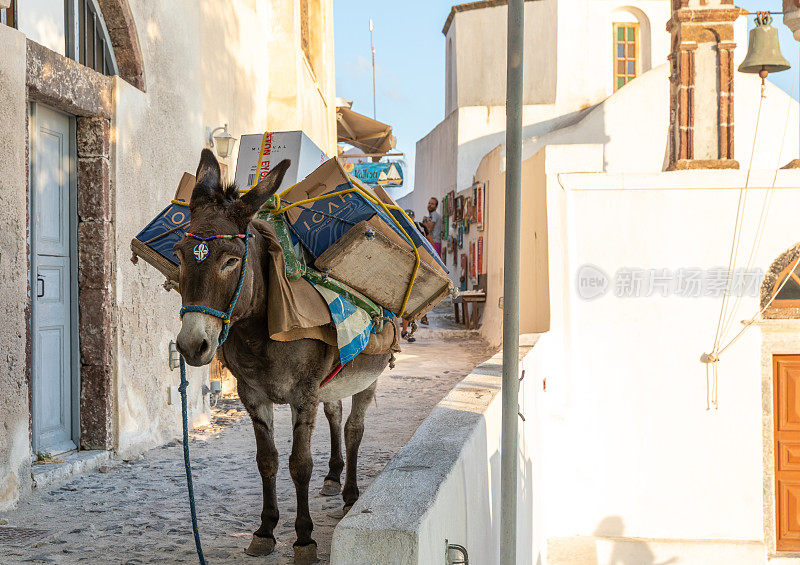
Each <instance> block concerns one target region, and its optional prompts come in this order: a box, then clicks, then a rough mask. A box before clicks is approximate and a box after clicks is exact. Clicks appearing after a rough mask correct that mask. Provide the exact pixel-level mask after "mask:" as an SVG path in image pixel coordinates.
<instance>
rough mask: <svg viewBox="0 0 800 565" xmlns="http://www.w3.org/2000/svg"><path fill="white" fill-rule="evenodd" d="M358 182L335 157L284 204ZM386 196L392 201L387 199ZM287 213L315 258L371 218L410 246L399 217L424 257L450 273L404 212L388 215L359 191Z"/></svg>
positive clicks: (382, 196)
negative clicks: (401, 228) (400, 226)
mask: <svg viewBox="0 0 800 565" xmlns="http://www.w3.org/2000/svg"><path fill="white" fill-rule="evenodd" d="M356 182H358V181H356V180H355V179H353V178H352V177H351V176H349V175H348V174H347V173H346V172H345V170H344V167H343V165H342V163H341V162H340V161H339V159H338V158H335V157H334V158H333V159H330V160H329V161H327V162H326V163H324V164H323V165H321V166H320V167H319V168H317V170H315V171H314V172H313V173H311V174H310V175H308V177H306V179H305V180H303V181H301V182H300V183H298V184H297V185H296V186H295V187H294V188H293V189H292V190H291V191H290V192H289V193H288V194H286V195H285V196H284V197H283V198H282V204H283V205H288V204H291V203H294V202H299V201H301V200H307V199H309V198H315V197H317V196H322V195H325V194H332V193H336V192H339V191H342V190H348V189H352V188H354V187H355V186H356V185H355V183H356ZM360 186H362V188H364V189H365V190H366V191H367V192H368V193H370V194H373V195H374V196H375V197H376V198H377V199H379V200H381V201H383V202H384V203H385V204H394V202H392V201H391V199H389V197H388V195H386V193H383V192H382V193H378V194H376V193H375V192H373V191H372V190H370V189H369V188H366V187H364V186H363V185H360ZM387 199H388V200H389V202H386V200H387ZM286 215H287V219H288V224H289V227H290V230H291V232H292V234H293V236H294V237H295V238H297V239H298V240H299V241H300V243H301V244H302V245H303V246H304V247H305V248H306V249H307V250H308V251H309V252H310V253H311V255H313V256H314V258H317V257H319V256H320V255H322V254H323V253H324V252H325V251H326V250H327V249H328V248H329V247H330V246H331V245H333V244H334V242H336V241H337V240H339V239H340V238H341V237H342V236H343V235H344V234H345V233H347V232H348V231H349V230H350V229H351V228H353V227H354V226H355V225H357V224H358V223H359V222H362V221H366V220H371V223H372V224H374V225H375V226H376V227H378V229H380V230H381V231H382V232H384V234H385V235H387V236H388V237H389V238H390V239H391V240H393V241H394V242H395V243H397V244H399V245H401V246H405V247H406V248H408V249H410V244H409V242H408V240H407V239H406V237H405V235H404V234H403V232H402V231H401V230H400V228H399V227H398V226H397V225H396V224H395V221H394V220H395V219H396V220H397V222H399V223H400V224H401V225H402V227H403V230H405V232H406V234H408V236H409V237H410V238H411V239H412V241H413V242H414V247H416V248H417V249H418V250H419V253H420V257H421V259H422V260H423V261H425V262H426V263H427V264H429V265H431V266H432V267H434V268H435V269H436V270H438V271H440V272H441V273H443V274H447V272H448V271H447V267H446V266H445V264H444V262H443V261H442V260H441V259H440V258H439V255H438V253H436V250H435V249H434V248H433V245H432V244H431V243H430V242H429V241H428V240H427V238H425V237H424V236H423V235H422V233H420V231H419V230H418V229H417V227H416V226H415V225H414V224H413V223H412V222H410V221H409V220H408V219H406V217H405V215H403V214H402V213H401V212H400V211H399V210H391V215H392V216H393V218H392V217H389V214H387V213H386V211H384V209H383V208H382V207H381V206H379V205H378V204H375V203H373V202H370V201H369V200H368V199H367V198H364V197H363V196H362V195H360V194H358V193H356V192H350V193H348V194H342V195H336V196H331V197H330V198H325V199H322V200H318V201H316V202H312V203H309V204H304V205H302V206H298V207H295V208H292V209H290V210H288V211H287V212H286Z"/></svg>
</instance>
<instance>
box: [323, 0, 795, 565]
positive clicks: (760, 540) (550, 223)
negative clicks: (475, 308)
mask: <svg viewBox="0 0 800 565" xmlns="http://www.w3.org/2000/svg"><path fill="white" fill-rule="evenodd" d="M502 4H503V3H499V2H479V3H472V4H468V5H465V6H461V7H459V6H457V7H454V9H453V12H452V13H451V17H450V18H449V19H448V23H447V25H446V26H445V33H446V34H447V35H448V46H449V45H450V40H451V35H453V34H455V36H454V37H452V40H453V45H454V47H452V48H450V47H449V48H448V52H447V58H448V59H447V60H448V77H447V80H448V83H447V84H448V85H450V84H451V83H450V81H452V84H453V85H454V86H448V88H447V91H448V97H449V98H448V100H449V101H448V108H449V109H450V110H451V111H450V112H449V113H448V116H447V117H446V119H445V121H444V122H442V123H441V124H439V126H437V127H436V128H435V129H434V130H433V131H432V132H431V133H430V134H429V135H428V136H426V137H425V138H423V139H422V140H420V142H419V144H418V147H417V150H418V155H417V163H418V165H417V167H418V168H417V187H419V188H421V190H422V191H423V193H424V194H423V193H420V195H418V196H415V198H416V200H415V202H416V205H417V206H422V205H424V202H426V201H427V198H429V196H431V195H434V196H439V197H441V196H442V195H443V194H445V193H446V192H447V191H449V190H456V189H463V188H466V187H467V186H469V185H471V184H472V183H473V182H476V183H478V185H480V186H485V187H486V194H487V200H486V207H487V209H486V214H487V217H486V219H485V227H484V231H483V232H482V233H483V236H484V238H485V241H486V249H485V255H486V259H485V273H486V275H487V279H488V280H487V300H486V305H485V309H484V313H483V320H482V326H481V333H482V334H483V335H484V337H486V338H487V339H488V340H489V341H490V342H492V343H495V344H499V343H500V340H501V336H502V276H503V231H504V219H503V218H504V208H503V207H504V202H503V191H504V168H505V166H504V147H503V145H502V142H503V138H502V136H503V132H502V126H501V125H500V120H501V119H502V112H503V109H502V108H500V107H498V108H497V109H496V114H493V113H492V112H493V111H494V110H492V106H490V105H489V104H487V105H486V106H480V105H478V104H476V103H475V102H474V101H473V100H470V99H469V97H470V96H473V95H474V94H473V93H472V92H471V91H470V90H464V89H462V88H461V86H460V84H461V83H460V82H459V81H460V80H462V78H464V76H465V75H464V73H463V71H462V65H465V66H467V67H472V66H474V67H478V68H470V69H469V70H468V71H467V75H466V76H473V75H474V76H476V77H479V76H489V75H491V73H492V72H494V66H497V67H501V66H502V62H503V61H504V54H503V53H502V46H501V45H498V46H497V49H496V54H495V56H494V59H492V61H493V63H492V64H487V63H486V59H485V58H484V57H488V55H489V54H491V53H493V51H492V50H491V48H487V49H486V51H485V53H484V54H481V53H478V52H476V51H475V49H479V48H480V46H481V42H480V41H473V42H472V43H473V45H466V46H464V47H462V44H461V43H459V42H458V36H459V33H460V29H461V28H459V23H460V22H469V21H470V19H474V20H475V21H476V22H477V21H478V20H480V19H481V18H483V21H484V22H485V25H487V26H488V22H489V21H491V18H494V17H496V19H497V21H496V27H497V30H498V31H500V30H501V29H502V26H504V25H505V18H504V16H505V8H504V7H503V6H502ZM786 5H787V6H789V8H791V9H792V10H796V6H795V3H794V2H786ZM495 13H496V15H492V14H495ZM533 13H537V14H539V15H540V17H537V18H532V19H529V18H531V15H530V14H533ZM620 13H626V14H628V13H629V14H633V15H635V16H637V20H636V21H635V22H634V21H631V20H629V19H623V20H620V21H617V20H615V18H616V17H618V14H620ZM642 13H643V14H644V15H645V16H646V17H647V20H646V22H647V25H645V20H643V19H642ZM541 14H549V15H550V17H549V18H548V17H542V16H541ZM794 15H795V16H796V14H794ZM626 18H628V16H626ZM794 21H795V24H793V25H796V23H797V22H800V18H797V17H795V18H794ZM633 23H638V25H635V26H630V27H629V24H633ZM542 28H544V29H542ZM619 28H624V29H626V31H625V32H624V34H622V35H618V30H619ZM631 28H632V29H634V32H633V34H632V36H631V37H633V41H632V42H629V41H628V37H629V36H628V32H627V29H631ZM486 29H490V28H489V27H487V28H486ZM644 29H648V30H649V31H648V33H649V34H650V37H649V39H648V40H647V41H649V43H648V42H647V41H645V37H646V36H645V33H644V31H643V30H644ZM663 30H667V31H663ZM473 32H475V28H473ZM502 33H503V37H504V31H503V32H502ZM637 33H638V35H637ZM548 34H551V35H552V36H554V37H556V38H557V39H554V40H552V41H549V40H548V39H547V38H548V37H550V36H549V35H548ZM670 36H671V37H670ZM474 37H475V33H473V34H472V39H474ZM534 38H535V42H534V43H530V44H529V43H526V51H525V57H526V60H525V65H526V66H525V69H526V79H525V81H526V86H525V93H526V94H525V103H526V107H525V118H524V120H525V122H524V123H525V129H524V130H523V131H524V134H525V137H526V138H527V139H526V140H525V143H524V147H523V152H524V155H523V158H524V162H523V195H522V234H521V235H522V257H521V259H522V275H521V280H520V294H521V297H520V328H521V332H522V333H524V334H532V335H529V336H525V337H524V342H525V343H526V344H528V347H525V348H523V350H524V351H525V352H526V354H525V356H524V359H523V360H522V363H521V369H523V370H524V373H523V375H524V378H523V380H522V385H521V393H520V412H521V414H522V415H523V416H524V420H523V419H520V421H519V434H520V451H519V457H520V461H519V468H518V472H519V486H518V525H517V532H518V542H517V555H518V563H531V564H537V565H566V564H570V565H577V564H580V565H606V564H609V565H617V564H626V565H633V564H636V565H654V564H656V563H659V564H663V563H685V564H696V565H709V564H734V563H735V564H737V565H738V564H765V563H800V551H798V550H800V504H798V500H800V493H799V492H798V489H800V480H799V479H800V466H798V463H797V457H796V455H795V454H796V450H797V448H798V446H800V418H798V414H800V391H798V390H797V386H798V383H800V320H799V319H798V318H799V317H800V314H798V312H800V310H798V305H800V303H799V302H796V300H797V298H800V287H798V286H796V285H797V281H796V280H795V278H800V276H798V273H797V265H798V263H800V246H798V241H800V229H799V228H798V222H797V219H796V217H797V210H800V172H798V169H796V168H794V169H792V168H790V169H781V167H783V166H784V165H787V164H788V163H790V162H791V161H793V160H794V159H796V158H797V157H798V149H799V148H800V146H799V144H798V131H799V130H798V104H797V102H796V101H794V100H792V99H791V98H790V97H789V96H788V95H787V94H785V93H783V92H782V91H780V90H779V89H778V88H776V87H775V86H774V85H772V84H771V83H769V82H767V84H766V88H765V91H764V94H765V98H763V99H762V98H761V94H762V91H761V85H760V81H759V79H758V78H757V76H754V75H748V74H742V73H739V72H736V68H737V67H738V65H739V63H740V62H741V60H742V59H743V58H744V55H745V53H746V47H747V36H746V34H745V21H744V17H741V16H740V13H739V10H738V8H735V7H734V6H733V5H732V4H729V3H724V2H715V1H709V2H706V3H695V2H691V1H690V2H683V1H676V2H672V3H668V2H661V1H653V2H642V3H636V4H632V5H631V7H629V8H626V7H625V6H624V5H623V4H617V3H614V2H585V3H584V2H581V3H579V2H563V1H559V2H555V1H552V2H551V1H548V0H544V1H543V2H535V3H533V2H531V3H526V42H527V41H533V39H534ZM629 43H630V44H632V47H631V48H630V49H631V53H632V54H633V60H634V65H633V68H634V70H636V71H637V72H636V73H634V74H635V75H636V76H635V78H633V79H632V80H630V81H629V80H628V77H627V76H625V77H624V82H625V84H624V86H622V87H621V88H618V89H616V91H614V90H615V89H614V86H616V85H615V84H614V83H612V82H611V81H612V80H618V79H619V78H620V73H619V72H618V70H617V69H619V70H627V68H628V67H627V62H628V61H627V58H628V53H629ZM620 44H622V45H623V46H622V48H621V49H620ZM490 45H491V41H490ZM648 45H649V47H648ZM782 48H783V49H784V52H786V51H787V50H790V49H796V48H797V45H796V44H795V45H783V46H782ZM462 53H468V55H462ZM621 54H624V55H625V57H624V59H625V60H622V59H623V57H621ZM646 60H647V61H648V63H649V66H651V67H652V68H651V69H650V70H647V68H646V65H645V61H646ZM451 61H456V63H455V64H451ZM542 61H549V62H551V63H550V64H551V66H552V68H550V67H548V66H547V64H543V63H542ZM477 62H479V63H480V65H477V64H476V63H477ZM620 63H624V64H623V65H620V66H619V67H618V68H617V67H615V65H619V64H620ZM483 65H486V66H485V67H484V66H483ZM529 65H530V66H529ZM453 68H457V69H458V70H457V72H456V73H453V72H452V70H451V69H453ZM640 68H641V72H639V69H640ZM788 72H793V73H796V72H797V70H796V69H793V70H792V71H788ZM548 73H551V74H550V77H551V80H549V81H547V82H545V83H542V85H541V86H540V87H538V88H540V90H536V89H535V88H534V86H535V85H537V84H539V83H537V81H538V78H539V76H540V75H547V74H548ZM497 74H498V77H495V79H494V80H493V83H494V87H496V89H497V92H496V93H495V97H496V98H495V100H499V99H500V98H501V95H502V84H504V78H503V76H502V75H503V73H502V71H501V70H498V71H497ZM795 80H796V79H795ZM546 86H549V87H550V88H552V89H553V92H552V93H551V96H552V97H553V98H552V99H553V100H554V102H553V103H554V104H556V105H557V104H558V101H559V100H560V98H559V93H561V92H562V89H563V93H564V94H563V96H564V97H565V99H567V100H569V101H570V103H566V102H565V103H564V106H561V107H560V108H555V107H552V106H551V107H549V110H548V111H552V113H550V114H547V116H546V117H542V118H541V119H540V121H537V120H535V119H531V115H532V112H533V111H534V110H533V108H536V110H537V111H539V110H541V111H543V110H542V108H544V106H532V105H531V103H532V102H533V101H540V100H542V98H538V99H534V98H533V97H532V94H531V93H532V92H533V91H536V92H539V93H540V94H541V93H546V92H547V90H546V88H545V87H546ZM462 93H463V94H465V96H467V98H464V99H463V100H464V103H463V104H462V98H461V95H462ZM548 100H549V99H548ZM488 101H489V99H486V100H483V102H488ZM498 103H499V102H498ZM584 103H585V104H586V105H587V107H585V109H582V108H581V105H582V104H584ZM759 104H761V112H760V118H758V119H757V116H758V115H759ZM462 106H464V107H466V108H467V109H464V108H462ZM734 107H735V116H736V119H735V120H734V119H733V116H734ZM481 110H482V111H483V112H484V114H483V117H484V119H483V120H480V119H478V117H474V120H473V121H472V122H471V123H472V124H473V129H470V128H467V127H466V126H463V124H464V122H463V121H462V118H464V117H465V116H468V115H472V116H475V115H476V114H477V113H478V112H479V111H481ZM495 115H496V117H497V120H498V121H497V122H496V123H497V124H498V130H497V131H492V128H493V127H494V126H492V125H491V124H493V123H495V122H493V120H492V117H493V116H495ZM462 126H463V127H462ZM477 130H481V131H482V133H474V132H476V131H477ZM466 131H470V132H473V133H470V134H469V135H466V136H465V137H463V138H462V137H460V136H461V132H466ZM484 142H485V143H486V145H483V144H484ZM477 147H480V149H479V150H477V149H476V151H477V153H479V154H478V155H476V154H474V153H473V148H477ZM437 162H444V163H445V166H443V167H442V168H441V170H439V171H438V172H437V171H434V168H433V166H432V165H433V164H434V163H437ZM429 164H430V165H429ZM451 165H452V166H451ZM448 167H450V168H448ZM436 175H440V176H436ZM415 192H416V190H415ZM737 217H738V220H737ZM738 225H741V228H740V229H739V228H737V226H738ZM735 234H738V246H737V245H736V243H735V241H734V235H735ZM732 245H733V247H734V249H737V251H738V252H737V253H735V254H734V256H735V257H736V263H735V269H736V271H735V276H734V277H733V281H734V292H733V296H732V297H731V298H730V299H729V300H728V301H727V307H725V308H723V294H724V290H725V288H726V286H727V277H726V273H727V271H728V269H729V268H730V267H731V265H730V264H729V261H730V258H731V249H732ZM765 273H766V277H764V274H765ZM762 277H763V282H762ZM745 281H747V282H746V283H745ZM784 281H785V282H784ZM773 298H775V299H774V300H772V299H773ZM771 300H772V301H771ZM721 316H722V323H721V324H719V320H720V317H721ZM718 325H720V328H721V329H720V330H719V332H718V329H717V328H718ZM742 330H744V331H742ZM740 332H741V333H740ZM531 344H535V345H533V346H532V347H530V346H531ZM709 357H710V359H709ZM714 358H718V359H719V362H718V364H716V365H715V364H713V363H706V362H704V361H709V360H713V359H714ZM497 362H498V360H497V359H495V360H493V362H490V363H489V364H487V365H486V366H482V367H480V368H478V369H476V372H475V374H473V375H471V376H470V377H469V378H468V379H467V380H465V383H466V384H465V385H464V386H463V388H461V389H460V390H459V389H456V390H454V392H453V393H452V394H451V395H450V397H448V399H446V401H445V402H443V403H442V404H441V405H440V408H439V409H438V412H437V413H435V418H432V419H431V420H430V421H429V422H426V424H423V426H422V427H421V428H420V430H421V432H420V434H418V436H416V437H415V438H414V439H412V441H411V443H410V444H409V446H408V448H407V450H404V451H401V453H400V454H399V455H398V459H399V460H400V461H401V462H402V461H406V465H408V464H409V463H408V461H410V460H411V455H412V454H413V460H414V461H416V462H419V463H418V465H419V466H420V467H423V466H427V467H425V469H424V470H421V471H419V473H420V476H419V477H415V476H414V475H413V473H410V474H409V473H401V472H400V471H402V470H403V468H401V467H396V468H395V467H391V466H390V468H389V469H388V472H390V473H394V475H392V476H396V477H402V480H403V481H404V482H403V483H402V485H401V486H402V488H403V490H402V493H401V492H400V491H398V492H393V491H392V490H391V489H392V488H393V487H392V486H391V485H387V483H386V482H382V481H381V480H380V478H379V479H378V480H376V483H375V484H376V485H378V484H382V485H385V489H386V490H385V491H384V492H382V493H375V494H374V495H371V494H369V493H368V495H367V498H363V497H362V500H360V501H359V504H362V505H364V507H369V508H371V509H372V511H373V513H372V514H371V515H370V516H369V517H367V518H363V517H360V516H358V515H353V516H352V517H348V518H346V519H345V521H343V522H342V524H340V532H341V533H339V532H337V535H338V536H339V538H338V541H339V542H340V545H338V546H337V544H336V542H337V539H335V540H334V545H335V548H334V549H335V551H334V554H335V555H336V554H337V553H336V550H337V549H338V548H342V550H344V549H345V548H347V547H349V546H348V543H349V542H351V541H352V542H353V543H355V542H357V541H359V540H364V541H363V542H360V541H359V543H363V547H369V548H373V549H372V550H373V551H374V552H375V554H376V555H378V554H379V550H378V549H374V548H379V547H380V544H379V543H378V540H383V539H394V538H393V537H392V536H394V537H395V538H396V537H399V536H400V535H407V536H408V538H407V539H411V540H413V543H411V545H410V547H412V549H411V550H409V552H408V553H407V554H405V555H407V556H408V557H407V558H404V560H402V561H401V562H404V563H406V562H408V563H423V562H425V560H424V559H425V557H423V556H428V558H429V556H433V555H437V552H441V548H442V547H443V540H444V539H445V538H446V539H448V540H449V542H450V543H457V544H461V545H464V546H465V547H466V548H467V550H469V552H470V559H471V560H474V561H476V562H480V563H496V562H499V555H500V538H499V535H500V524H499V523H498V516H499V459H500V457H499V451H498V450H499V447H500V441H499V440H500V426H499V418H500V396H499V394H497V386H498V384H499V370H498V369H497V367H496V363H497ZM715 375H716V377H715ZM459 395H460V396H459ZM475 399H477V400H475ZM476 405H478V406H476ZM478 411H480V412H481V413H482V416H483V417H482V419H480V420H478V421H477V422H475V423H470V424H469V425H470V426H473V427H472V428H471V429H470V432H469V433H467V432H465V431H464V430H463V429H461V428H460V429H459V431H458V437H462V436H463V438H464V439H463V440H457V439H454V438H455V436H456V433H455V432H454V433H453V434H452V435H450V434H448V433H445V432H446V431H447V430H450V429H453V426H454V425H456V424H457V422H460V421H462V420H463V421H465V422H466V421H469V422H472V420H471V419H470V418H471V416H470V414H474V413H475V412H478ZM437 425H438V426H440V429H434V427H435V426H437ZM465 425H466V424H465ZM441 437H443V439H439V438H441ZM456 441H460V442H461V443H458V444H455V443H456ZM443 445H446V449H445V448H444V447H443ZM437 451H438V452H442V451H447V453H448V458H447V462H446V464H443V467H442V468H438V467H436V465H437V463H436V461H437V458H436V456H435V454H436V453H437ZM451 453H457V454H458V455H454V456H453V457H452V458H450V457H449V454H451ZM424 473H428V475H424ZM434 475H435V476H437V477H441V478H440V479H438V480H440V484H439V485H437V486H436V487H434V488H430V487H427V486H426V487H425V488H426V492H430V493H433V494H430V495H429V496H427V497H424V503H423V504H421V505H420V508H419V509H416V508H415V509H413V511H409V512H410V514H411V518H406V517H402V519H398V520H397V521H396V522H395V521H393V520H392V519H391V518H389V519H385V520H384V519H383V518H382V514H381V512H382V508H381V501H382V500H392V499H393V498H392V497H393V496H401V495H404V496H405V495H408V496H413V493H414V492H415V491H416V490H417V489H416V487H414V485H415V484H417V483H419V482H420V481H421V480H422V479H421V477H422V476H434ZM398 480H400V479H398ZM420 488H421V487H420ZM359 509H360V507H355V508H354V512H356V511H358V510H359ZM387 515H390V513H388V511H387ZM384 524H388V526H386V527H385V528H384ZM405 524H411V526H409V527H408V529H407V530H404V528H405ZM422 524H424V525H425V528H424V530H422V529H417V530H415V528H421V526H420V525H422ZM390 530H391V531H390ZM398 532H399V533H398ZM381 536H384V537H383V538H382V537H381ZM341 554H344V553H341ZM353 554H355V552H353ZM342 562H344V561H342ZM353 562H358V561H353Z"/></svg>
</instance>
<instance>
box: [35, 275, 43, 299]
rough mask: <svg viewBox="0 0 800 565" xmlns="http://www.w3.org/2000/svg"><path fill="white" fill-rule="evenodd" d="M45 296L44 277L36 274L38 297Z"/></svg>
mask: <svg viewBox="0 0 800 565" xmlns="http://www.w3.org/2000/svg"><path fill="white" fill-rule="evenodd" d="M40 285H41V286H40ZM43 296H44V279H43V278H42V275H36V298H42V297H43Z"/></svg>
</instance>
